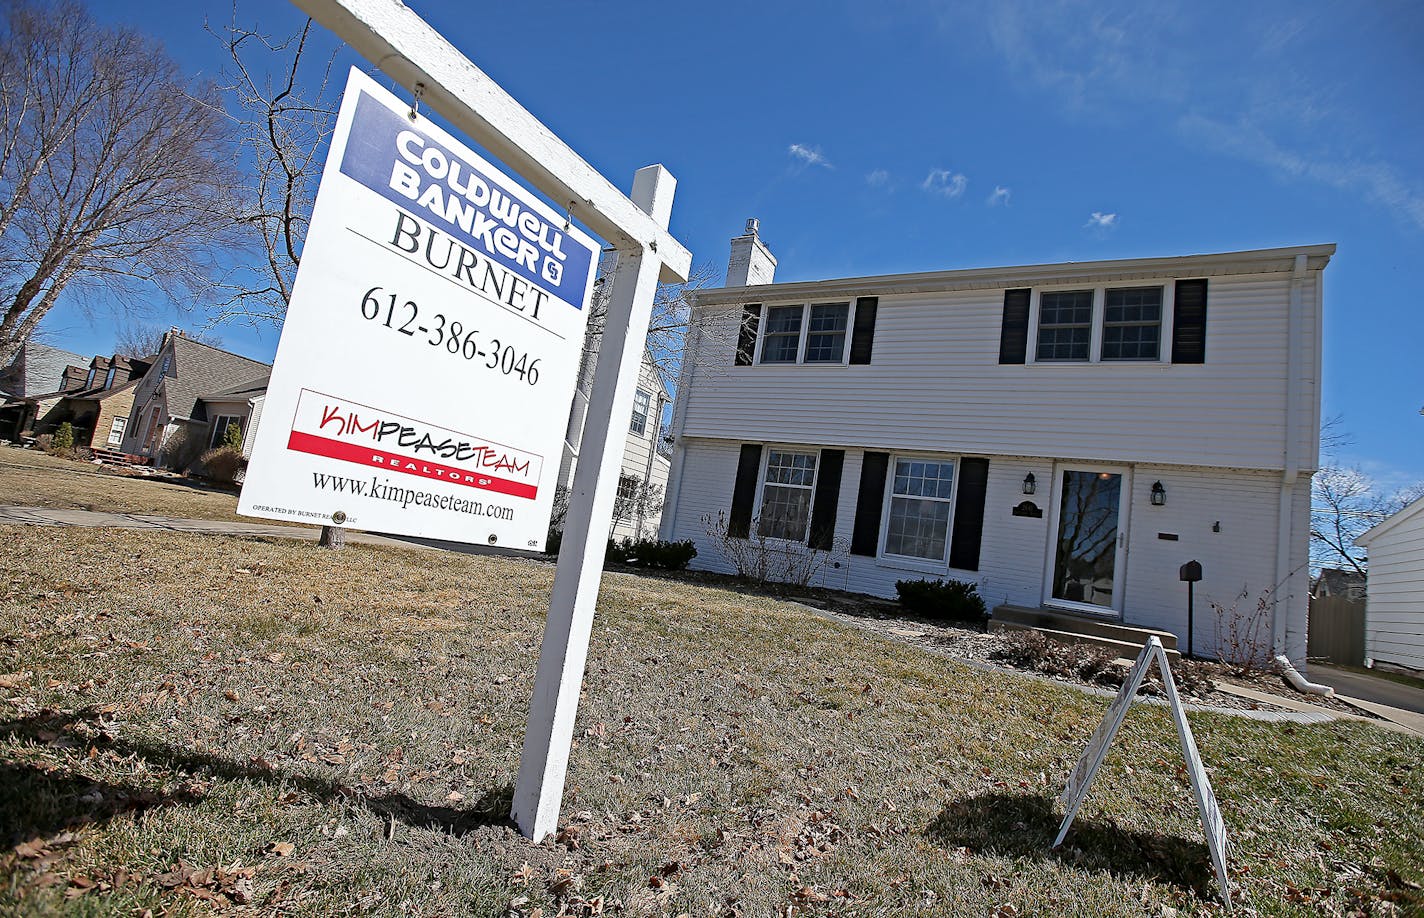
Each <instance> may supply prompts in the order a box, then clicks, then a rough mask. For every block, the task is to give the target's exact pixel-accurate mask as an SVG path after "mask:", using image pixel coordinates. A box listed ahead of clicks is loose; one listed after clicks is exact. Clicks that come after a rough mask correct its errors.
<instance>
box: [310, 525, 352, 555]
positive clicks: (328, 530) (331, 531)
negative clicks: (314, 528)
mask: <svg viewBox="0 0 1424 918" xmlns="http://www.w3.org/2000/svg"><path fill="white" fill-rule="evenodd" d="M316 544H317V545H318V546H320V547H321V548H332V549H336V548H345V547H346V530H345V529H342V528H341V527H340V526H323V527H321V538H319V539H317V542H316Z"/></svg>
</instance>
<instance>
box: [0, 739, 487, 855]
mask: <svg viewBox="0 0 1424 918" xmlns="http://www.w3.org/2000/svg"><path fill="white" fill-rule="evenodd" d="M97 720H98V716H97V715H95V714H92V713H90V712H84V711H81V712H79V713H76V714H58V713H53V712H50V713H41V714H38V715H35V716H33V717H27V718H22V719H19V720H10V721H0V739H20V740H29V741H31V742H35V743H39V744H42V745H47V746H50V747H55V748H58V749H62V750H73V753H72V755H73V759H71V761H72V762H73V763H74V764H76V765H77V764H78V763H79V761H81V760H83V758H84V757H85V755H86V751H87V750H90V749H94V750H101V751H109V752H113V753H115V754H116V755H119V756H123V757H129V756H137V757H138V758H139V759H140V760H142V761H143V762H144V763H145V764H146V765H149V766H156V768H157V769H160V771H159V772H158V774H155V775H154V776H153V777H154V779H155V781H157V780H160V779H163V778H171V777H173V776H172V775H164V774H163V773H162V770H168V771H172V772H177V773H178V774H179V775H180V776H185V777H193V778H219V779H223V780H229V781H259V782H263V783H268V784H274V785H283V786H288V787H292V788H294V789H296V790H297V791H298V792H299V793H302V794H305V795H307V796H309V797H312V798H314V799H315V800H317V801H319V802H323V803H326V802H331V801H334V800H342V801H345V802H347V803H349V804H351V805H354V806H362V807H365V808H366V809H368V810H370V811H371V812H372V813H374V814H376V815H378V816H381V817H384V818H386V819H387V820H391V821H394V822H400V823H403V824H405V825H407V826H410V827H412V828H418V829H431V830H435V831H440V832H445V833H448V834H450V835H457V836H458V835H464V834H466V833H469V832H472V831H474V830H476V829H479V828H481V827H484V826H500V825H510V824H511V823H510V820H509V811H510V806H511V804H512V802H513V798H514V788H513V785H510V784H504V785H498V786H495V787H491V788H488V789H486V790H485V792H484V793H482V794H479V795H478V796H475V795H471V796H470V797H469V798H468V799H467V800H466V801H465V803H464V804H463V805H462V806H461V807H460V808H458V809H457V808H455V807H450V806H431V805H429V804H425V803H421V802H420V801H418V800H415V799H414V798H412V797H409V796H407V795H405V794H402V793H398V792H389V791H387V792H380V793H375V794H372V793H369V792H367V791H366V790H364V789H362V788H360V787H353V786H348V785H346V784H342V783H340V782H338V781H333V780H330V779H327V778H322V777H315V776H312V775H308V774H302V773H300V772H293V771H284V770H282V769H278V768H273V767H272V766H270V765H268V764H267V763H266V762H263V761H261V760H260V759H258V760H254V761H252V762H249V763H246V764H243V763H240V762H235V761H233V760H231V759H226V758H223V757H221V756H218V755H213V754H210V753H205V752H194V751H191V750H186V749H175V748H173V747H171V746H167V745H164V744H162V743H155V742H149V741H146V740H135V741H129V740H124V739H115V738H111V737H109V736H108V735H107V734H104V733H102V732H98V731H93V730H86V731H80V730H76V729H75V728H76V725H77V724H80V723H82V722H85V721H97ZM125 770H126V772H128V773H132V770H133V766H132V764H129V765H127V766H126V768H125ZM165 783H171V782H167V781H166V782H165ZM203 796H204V791H203V789H201V785H200V784H189V785H187V786H185V787H184V788H183V789H181V790H178V791H176V792H167V793H161V792H159V791H156V790H154V789H153V788H151V787H144V786H140V785H137V784H132V783H128V782H124V781H105V780H102V779H101V780H95V779H91V778H88V777H86V776H84V775H83V774H79V773H77V772H76V771H75V770H72V769H71V768H66V767H65V765H64V764H62V763H61V764H58V765H56V764H52V763H44V764H41V763H35V764H29V763H18V762H0V827H4V831H5V832H6V833H7V834H8V835H9V836H10V839H9V841H8V842H4V840H3V839H0V842H3V843H5V844H7V845H8V846H13V845H14V844H16V843H17V842H19V841H24V840H27V839H30V838H34V837H36V836H41V837H48V836H51V835H53V834H55V833H57V832H61V831H64V830H66V829H73V828H77V827H79V826H84V825H89V824H92V823H100V822H106V821H108V820H109V819H111V818H113V817H114V816H116V815H118V814H120V813H124V812H138V811H142V810H148V809H152V808H155V807H164V806H182V805H191V804H194V803H197V802H199V801H200V800H202V798H203Z"/></svg>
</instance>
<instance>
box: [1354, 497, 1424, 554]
mask: <svg viewBox="0 0 1424 918" xmlns="http://www.w3.org/2000/svg"><path fill="white" fill-rule="evenodd" d="M1421 512H1424V497H1416V498H1415V499H1414V500H1413V501H1412V502H1411V503H1408V504H1406V505H1405V506H1404V508H1403V509H1401V510H1398V511H1396V512H1395V513H1394V514H1393V515H1392V516H1387V517H1385V518H1384V519H1382V520H1380V521H1379V522H1378V523H1376V524H1375V525H1374V526H1372V527H1371V528H1369V529H1366V530H1365V531H1364V532H1363V533H1361V534H1360V535H1358V536H1356V537H1355V544H1356V545H1363V546H1364V547H1365V548H1369V547H1370V543H1371V542H1373V541H1374V540H1375V539H1377V538H1379V537H1380V536H1381V535H1383V534H1384V533H1386V532H1388V531H1389V530H1391V529H1393V528H1394V527H1395V526H1398V525H1399V524H1400V523H1403V522H1404V521H1405V520H1407V519H1411V518H1413V517H1415V516H1418V515H1419V514H1420V513H1421Z"/></svg>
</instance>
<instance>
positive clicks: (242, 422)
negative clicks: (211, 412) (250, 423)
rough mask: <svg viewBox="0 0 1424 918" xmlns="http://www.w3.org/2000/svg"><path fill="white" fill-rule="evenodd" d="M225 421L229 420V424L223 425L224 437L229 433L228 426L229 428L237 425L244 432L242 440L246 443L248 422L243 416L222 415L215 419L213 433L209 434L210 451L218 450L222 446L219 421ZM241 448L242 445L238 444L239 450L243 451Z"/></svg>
mask: <svg viewBox="0 0 1424 918" xmlns="http://www.w3.org/2000/svg"><path fill="white" fill-rule="evenodd" d="M224 419H226V420H227V424H223V425H222V431H223V435H226V433H227V428H228V426H229V425H230V424H233V423H236V424H237V426H238V428H239V429H240V430H241V431H242V439H243V440H244V441H246V439H247V422H246V419H245V418H243V417H242V415H240V414H220V415H217V416H216V417H214V418H213V426H212V429H211V431H210V432H209V434H208V449H217V448H218V447H219V446H221V445H222V443H221V442H219V441H218V437H219V433H218V422H219V421H222V420H224ZM241 448H242V444H241V443H239V444H238V449H241Z"/></svg>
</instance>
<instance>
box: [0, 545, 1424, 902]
mask: <svg viewBox="0 0 1424 918" xmlns="http://www.w3.org/2000/svg"><path fill="white" fill-rule="evenodd" d="M5 534H6V537H7V547H6V550H5V551H4V552H3V553H0V674H5V675H3V676H0V686H4V687H3V688H0V720H3V725H0V827H4V828H3V831H4V833H6V835H5V837H0V844H3V845H4V850H5V851H6V852H7V853H5V854H4V855H3V856H0V913H22V914H27V915H28V914H47V913H66V914H82V915H109V914H113V915H137V914H143V913H144V912H145V910H150V909H151V910H152V913H153V914H164V913H168V914H206V913H208V912H211V911H213V910H215V909H217V908H219V907H222V908H225V909H226V910H228V911H233V910H246V911H248V912H250V913H258V914H301V915H323V914H348V913H351V912H357V911H364V912H370V913H374V914H381V915H466V914H473V915H504V914H508V913H510V912H511V911H512V912H513V913H515V914H519V915H532V914H534V913H535V912H536V911H537V912H538V913H540V914H542V915H543V916H546V918H547V916H550V915H554V914H558V913H561V912H562V913H565V914H572V915H591V914H599V913H602V914H623V915H644V914H651V915H656V914H669V915H678V914H681V913H687V914H690V915H709V914H710V915H724V914H725V915H738V914H740V915H777V914H788V913H798V914H799V913H805V914H826V913H834V914H858V915H883V914H910V915H914V914H921V915H943V914H963V915H975V916H988V915H995V914H998V915H1004V916H1007V915H1011V914H1014V915H1040V914H1041V915H1082V916H1098V915H1124V916H1126V915H1132V916H1142V915H1152V916H1161V915H1166V914H1169V912H1168V911H1167V910H1168V909H1175V910H1176V912H1177V914H1195V913H1207V912H1211V913H1215V912H1220V910H1221V909H1220V907H1219V906H1218V905H1215V904H1214V903H1213V901H1212V899H1211V896H1212V895H1213V891H1214V882H1213V879H1212V875H1211V867H1210V861H1209V859H1208V856H1207V852H1206V848H1205V846H1204V844H1203V842H1202V836H1201V829H1200V826H1199V825H1198V823H1197V816H1196V810H1195V807H1194V805H1193V803H1192V800H1191V793H1190V790H1189V787H1188V785H1187V782H1186V776H1185V772H1184V771H1183V770H1182V768H1181V767H1180V765H1181V753H1180V749H1179V748H1178V746H1177V740H1176V736H1175V733H1174V731H1173V728H1172V725H1171V721H1170V719H1169V718H1168V717H1167V716H1166V714H1165V713H1164V712H1163V711H1162V710H1161V709H1156V708H1147V707H1144V706H1137V707H1135V708H1134V710H1133V712H1132V713H1131V714H1130V716H1129V718H1128V721H1127V723H1126V724H1125V726H1124V728H1123V731H1122V733H1121V734H1120V736H1119V740H1118V743H1117V745H1116V747H1115V749H1116V751H1114V752H1113V754H1112V755H1111V756H1110V757H1109V759H1108V762H1107V765H1106V766H1105V767H1104V769H1103V771H1102V773H1101V774H1100V776H1099V778H1098V782H1097V785H1096V786H1095V788H1094V791H1093V793H1092V795H1091V796H1090V797H1089V798H1088V802H1087V803H1086V804H1085V805H1084V808H1083V810H1082V812H1081V813H1080V815H1079V818H1078V823H1077V824H1076V826H1075V828H1074V830H1073V832H1072V833H1071V834H1070V836H1069V840H1068V843H1067V844H1065V846H1064V848H1063V849H1062V850H1060V851H1050V850H1049V849H1048V844H1049V842H1050V841H1051V840H1052V837H1053V834H1054V832H1055V831H1056V828H1057V822H1058V818H1059V816H1058V811H1057V809H1056V804H1055V802H1054V797H1055V796H1056V794H1057V792H1058V791H1059V790H1060V788H1061V785H1062V782H1063V780H1064V779H1065V777H1066V776H1067V773H1068V771H1069V769H1070V768H1071V767H1072V765H1073V763H1074V761H1075V760H1076V758H1077V756H1078V755H1079V753H1080V752H1081V751H1082V749H1083V746H1084V745H1085V743H1086V742H1087V739H1088V737H1089V735H1090V734H1091V733H1092V731H1093V729H1094V727H1095V726H1096V724H1097V722H1098V720H1099V719H1100V718H1101V717H1102V715H1103V713H1104V710H1105V708H1106V706H1107V702H1106V701H1105V700H1104V699H1101V698H1097V697H1089V696H1085V695H1082V694H1080V693H1077V692H1074V691H1072V690H1070V689H1066V688H1063V687H1060V686H1056V685H1051V684H1048V683H1044V682H1040V681H1032V680H1027V679H1021V678H1018V677H1013V676H1008V675H996V674H986V673H984V672H980V671H977V670H974V669H971V668H968V667H965V666H961V665H958V664H955V663H953V662H950V661H947V660H944V659H940V658H936V657H932V656H929V655H926V654H923V653H921V652H919V651H917V650H915V649H913V648H910V647H907V646H904V645H900V644H893V643H889V642H884V641H880V640H877V639H875V638H873V637H870V636H868V635H866V634H865V633H863V632H861V631H858V630H854V629H850V628H845V627H841V626H839V625H836V624H833V623H830V622H827V621H825V620H824V619H822V618H819V617H817V616H815V615H814V614H812V613H810V612H809V611H807V610H806V609H804V608H803V607H799V606H796V605H792V604H787V603H780V602H777V601H775V600H772V599H767V598H761V597H755V598H752V597H746V596H743V595H741V594H738V593H737V592H734V591H732V590H727V589H719V588H709V587H704V586H695V585H690V584H685V583H678V582H673V581H668V580H659V579H652V578H642V577H638V576H634V575H631V574H610V575H608V576H607V577H606V578H605V582H604V589H603V592H602V594H601V599H600V607H599V617H598V619H597V621H596V623H595V627H594V632H593V642H592V647H591V651H590V658H589V666H588V673H587V678H586V683H585V692H584V696H583V700H582V706H581V709H580V716H579V724H578V729H577V737H578V740H577V745H576V748H575V749H574V750H573V756H572V760H571V764H570V772H569V780H568V788H567V793H566V797H565V806H564V821H565V823H566V828H565V830H564V831H563V832H562V833H561V835H560V838H561V840H560V841H558V842H553V841H551V842H548V843H545V844H543V845H537V846H536V845H531V844H529V843H528V842H526V841H525V840H524V839H522V838H521V837H520V836H519V835H518V833H517V832H515V831H514V830H513V829H512V828H511V827H510V826H509V825H508V824H507V823H506V822H505V816H506V814H507V811H508V806H509V795H510V785H511V783H512V782H513V780H514V775H515V771H516V769H517V764H518V757H519V751H520V744H521V742H522V737H523V721H524V717H525V712H526V707H527V704H528V700H529V694H530V690H531V686H532V682H533V676H534V668H535V660H536V657H537V652H538V643H539V637H540V632H541V627H542V619H543V612H544V607H545V604H546V603H547V597H548V591H549V587H550V582H551V578H552V569H551V568H550V567H549V566H547V565H539V564H530V563H524V562H520V561H513V560H508V559H502V558H481V557H471V556H457V555H450V556H434V555H432V554H430V553H428V552H420V553H417V552H408V551H404V550H397V549H384V548H371V547H365V546H357V547H353V548H349V549H347V550H346V551H344V552H340V553H333V552H324V551H319V550H316V549H315V548H313V547H311V546H309V545H304V544H294V543H290V542H282V541H276V540H272V541H267V540H256V539H236V538H220V537H192V536H183V535H179V534H174V533H167V532H123V533H119V532H105V531H98V530H61V529H39V528H11V529H7V530H5ZM1192 723H1193V727H1194V729H1195V731H1196V735H1197V740H1198V742H1199V744H1200V746H1201V751H1202V756H1203V758H1204V759H1205V761H1206V762H1207V764H1208V766H1209V767H1210V770H1211V774H1212V779H1213V782H1214V786H1215V788H1216V792H1217V795H1218V797H1219V798H1220V802H1221V809H1222V812H1223V815H1224V818H1225V821H1226V825H1227V829H1228V832H1229V834H1230V837H1231V841H1232V846H1233V847H1232V852H1231V858H1230V864H1231V868H1232V873H1233V881H1234V882H1235V883H1236V884H1238V886H1239V901H1240V902H1241V903H1242V904H1243V905H1245V906H1248V907H1250V908H1254V909H1256V910H1257V911H1258V912H1260V913H1264V914H1273V915H1274V914H1286V915H1294V914H1299V915H1315V914H1320V913H1326V914H1340V915H1345V914H1371V915H1383V914H1409V913H1411V912H1412V913H1414V914H1419V913H1420V910H1421V909H1424V899H1421V898H1420V895H1419V888H1418V885H1417V884H1419V883H1420V882H1421V881H1424V867H1421V864H1424V841H1421V839H1424V805H1421V793H1422V792H1424V768H1421V758H1424V742H1421V741H1419V740H1417V739H1413V738H1409V737H1405V736H1401V735H1399V734H1395V733H1388V732H1385V731H1384V730H1380V729H1377V728H1375V727H1372V726H1369V725H1366V724H1361V723H1343V722H1342V723H1332V724H1328V725H1323V726H1316V727H1304V726H1294V725H1281V726H1276V725H1267V724H1261V723H1257V722H1253V721H1247V720H1243V719H1237V718H1232V717H1226V716H1208V715H1193V717H1192ZM1005 906H1011V907H1012V909H1011V910H1010V909H1007V908H1004V907H1005ZM1241 913H1242V914H1248V912H1246V911H1245V910H1243V911H1242V912H1241Z"/></svg>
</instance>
